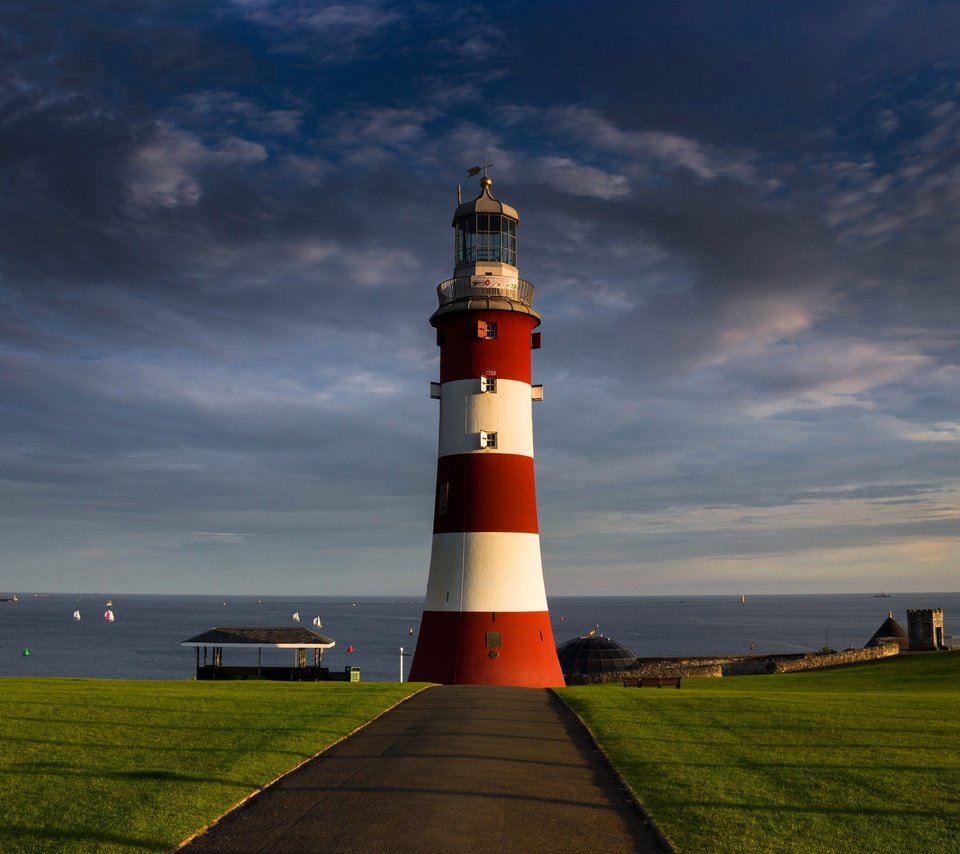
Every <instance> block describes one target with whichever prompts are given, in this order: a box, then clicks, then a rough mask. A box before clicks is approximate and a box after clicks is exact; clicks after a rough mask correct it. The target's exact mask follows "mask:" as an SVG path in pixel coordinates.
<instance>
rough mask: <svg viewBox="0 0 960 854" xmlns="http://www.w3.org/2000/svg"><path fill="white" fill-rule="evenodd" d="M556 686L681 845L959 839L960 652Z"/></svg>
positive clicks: (758, 847)
mask: <svg viewBox="0 0 960 854" xmlns="http://www.w3.org/2000/svg"><path fill="white" fill-rule="evenodd" d="M559 693H560V695H561V696H562V697H563V699H564V700H565V701H566V702H567V703H568V704H569V705H570V706H571V707H572V708H573V709H575V710H576V711H577V713H578V714H579V715H580V716H581V717H582V718H583V719H584V721H585V722H586V723H587V725H588V726H589V727H590V729H591V731H592V732H593V733H594V735H595V737H596V738H597V741H598V742H599V743H600V745H601V746H602V747H603V749H604V752H605V753H606V754H607V755H608V756H609V757H610V759H611V761H612V762H613V763H614V765H615V766H616V767H617V769H618V770H619V771H620V773H621V774H622V775H623V777H624V778H625V779H626V780H627V782H628V783H629V784H630V786H631V788H632V789H633V790H634V792H635V793H636V795H637V797H638V798H639V800H640V801H641V803H643V805H644V806H645V807H646V809H647V810H648V812H649V813H650V814H651V816H652V817H653V819H654V821H655V822H656V823H657V825H658V826H659V827H660V829H661V830H662V831H663V833H664V835H665V836H666V837H667V838H668V839H669V840H670V841H671V842H672V843H673V844H674V845H675V846H676V847H677V849H678V850H679V851H681V852H698V854H700V852H734V851H735V852H760V851H764V852H837V851H882V852H907V851H911V852H913V851H937V852H941V851H957V850H960V841H958V840H960V653H938V654H929V655H913V656H903V657H899V658H895V659H889V660H886V661H883V662H877V663H871V664H865V665H858V666H851V667H843V668H835V669H831V670H823V671H808V672H805V673H792V674H783V675H777V676H742V677H734V678H724V679H716V680H686V681H684V683H683V688H682V689H681V690H679V691H677V690H675V689H672V688H671V689H660V690H657V689H648V688H644V689H637V688H632V689H630V688H624V687H622V685H620V684H615V685H604V686H587V687H575V688H566V689H563V690H561V691H560V692H559Z"/></svg>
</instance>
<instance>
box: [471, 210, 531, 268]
mask: <svg viewBox="0 0 960 854" xmlns="http://www.w3.org/2000/svg"><path fill="white" fill-rule="evenodd" d="M456 225H457V235H456V256H457V264H476V263H478V262H480V261H501V262H503V263H504V264H510V265H512V266H514V267H516V266H517V223H516V222H515V221H514V220H512V219H509V218H508V217H505V216H501V215H500V214H472V215H470V216H465V217H462V218H461V219H459V220H458V221H457V224H456Z"/></svg>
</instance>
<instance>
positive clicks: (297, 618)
mask: <svg viewBox="0 0 960 854" xmlns="http://www.w3.org/2000/svg"><path fill="white" fill-rule="evenodd" d="M293 621H294V622H295V623H299V622H300V612H299V611H294V612H293Z"/></svg>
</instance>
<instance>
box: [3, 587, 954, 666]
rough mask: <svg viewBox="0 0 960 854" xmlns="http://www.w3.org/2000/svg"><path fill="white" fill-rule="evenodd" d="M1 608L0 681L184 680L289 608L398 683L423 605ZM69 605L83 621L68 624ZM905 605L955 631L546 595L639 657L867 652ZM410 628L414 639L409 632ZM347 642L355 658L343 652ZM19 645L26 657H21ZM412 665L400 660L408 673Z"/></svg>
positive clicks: (39, 600)
mask: <svg viewBox="0 0 960 854" xmlns="http://www.w3.org/2000/svg"><path fill="white" fill-rule="evenodd" d="M19 598H20V601H19V602H17V603H16V604H13V603H6V602H0V676H27V675H33V676H87V677H108V678H122V679H188V678H190V677H191V676H193V674H194V668H195V663H196V658H195V653H194V651H193V649H191V648H187V647H182V646H180V642H181V641H183V640H186V639H187V638H190V637H193V636H194V635H197V634H200V633H201V632H203V631H206V630H207V629H210V628H213V627H214V626H252V625H263V626H293V625H296V624H295V623H294V622H293V620H292V619H291V615H292V614H293V613H294V611H299V613H300V616H301V619H302V623H301V625H303V626H306V627H307V628H312V625H311V624H312V621H313V618H314V617H316V616H320V617H321V619H322V621H323V628H322V629H319V630H318V631H319V632H320V633H321V634H324V635H327V636H329V637H332V638H333V639H334V640H336V642H337V645H336V646H335V647H334V648H333V649H331V650H329V651H328V652H327V653H325V655H324V660H323V661H324V664H325V665H328V666H329V667H330V669H331V670H342V669H343V667H344V666H345V665H348V664H351V665H356V666H358V667H360V670H361V678H362V679H363V680H364V681H370V680H374V681H384V680H391V681H395V680H397V679H398V678H399V676H400V647H403V648H404V649H405V651H406V652H408V653H410V652H413V648H414V645H415V642H416V632H417V628H418V626H419V621H420V612H421V610H422V607H423V601H422V599H403V598H360V599H347V598H323V599H322V598H310V597H301V598H296V599H293V598H291V599H286V598H283V599H281V598H277V599H266V598H264V599H262V601H261V600H258V599H257V598H255V597H231V598H228V599H223V598H217V597H212V596H114V597H113V599H112V601H113V606H112V610H113V612H114V614H115V615H116V620H115V621H114V622H113V623H107V622H106V621H105V620H104V619H103V612H104V610H105V602H106V600H105V598H104V597H103V596H99V595H93V594H85V595H81V596H77V595H66V594H59V595H49V596H33V595H31V594H20V597H19ZM75 608H78V609H79V610H80V613H81V620H80V621H79V622H77V621H74V619H73V617H72V614H73V611H74V609H75ZM907 608H942V609H943V612H944V623H945V634H946V635H948V636H949V635H954V634H960V593H909V594H908V593H894V594H892V595H891V596H890V598H885V599H878V598H874V597H873V596H871V595H869V594H857V595H829V596H750V597H748V599H747V602H746V603H741V602H740V599H739V597H732V596H703V597H683V598H680V597H656V596H652V597H647V598H639V597H636V598H624V597H596V598H586V597H554V598H552V599H551V600H550V610H551V616H552V619H553V631H554V637H555V638H556V641H557V643H558V644H559V643H562V642H563V641H565V640H568V639H570V638H572V637H576V636H577V635H579V634H583V633H585V632H587V631H589V630H590V629H591V628H593V627H594V626H597V625H598V626H599V631H600V632H602V633H603V634H605V635H607V636H608V637H611V638H614V639H615V640H617V641H619V642H620V643H622V644H624V645H625V646H627V647H628V648H629V649H631V650H632V651H633V652H634V653H635V654H636V655H715V654H718V655H723V654H729V655H747V654H750V652H751V651H755V652H757V653H771V652H804V651H812V650H816V649H820V648H821V647H823V646H824V645H825V644H827V643H829V645H830V646H832V647H833V648H834V649H844V648H846V647H851V646H853V647H860V646H863V645H864V644H865V643H866V642H867V640H869V638H870V636H871V635H872V634H873V633H874V631H876V629H877V628H878V627H879V626H880V624H881V623H882V622H883V621H884V619H885V618H886V616H887V611H892V612H893V616H894V618H895V619H896V620H897V622H898V623H900V625H901V626H903V627H904V629H906V626H907V616H906V610H907ZM411 628H412V629H413V630H414V634H413V636H411V635H410V629H411ZM348 645H352V646H353V648H354V652H353V653H352V654H350V653H348V652H347V646H348ZM24 648H27V649H29V650H30V655H29V656H24V655H23V650H24ZM255 656H256V653H252V652H246V651H243V650H238V651H236V652H234V651H233V650H229V649H228V650H226V651H225V652H224V663H225V664H253V663H255ZM292 660H293V653H292V652H289V651H286V650H284V651H269V652H268V651H267V650H264V657H263V663H264V664H274V663H275V664H288V663H292ZM409 667H410V658H409V657H406V658H404V673H406V672H407V671H409Z"/></svg>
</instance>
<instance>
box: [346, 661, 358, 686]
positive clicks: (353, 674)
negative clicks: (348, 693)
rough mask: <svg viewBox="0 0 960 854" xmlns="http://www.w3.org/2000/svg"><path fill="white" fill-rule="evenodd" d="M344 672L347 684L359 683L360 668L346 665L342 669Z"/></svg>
mask: <svg viewBox="0 0 960 854" xmlns="http://www.w3.org/2000/svg"><path fill="white" fill-rule="evenodd" d="M343 670H344V672H345V673H346V674H347V682H359V681H360V668H359V667H354V666H353V665H352V664H348V665H347V666H346V667H344V668H343Z"/></svg>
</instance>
